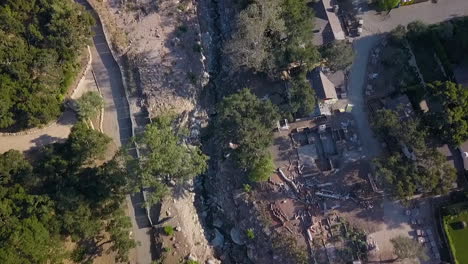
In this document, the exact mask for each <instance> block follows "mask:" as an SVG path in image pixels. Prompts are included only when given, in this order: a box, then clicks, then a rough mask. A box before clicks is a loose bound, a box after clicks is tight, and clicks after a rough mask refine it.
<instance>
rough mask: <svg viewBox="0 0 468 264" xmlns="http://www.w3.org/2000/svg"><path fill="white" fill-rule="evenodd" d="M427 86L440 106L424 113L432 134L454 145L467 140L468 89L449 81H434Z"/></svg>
mask: <svg viewBox="0 0 468 264" xmlns="http://www.w3.org/2000/svg"><path fill="white" fill-rule="evenodd" d="M427 88H428V90H429V92H430V94H431V95H432V97H433V99H434V101H435V102H437V103H438V104H440V106H441V109H440V110H438V111H435V110H434V111H430V112H428V113H427V114H426V117H427V120H428V123H430V128H431V130H432V134H433V135H435V136H436V137H438V138H440V139H442V140H443V141H444V142H447V143H449V144H452V145H454V146H458V145H460V144H462V143H463V142H465V141H466V140H468V89H467V88H466V87H462V86H461V85H459V84H456V83H453V82H449V81H446V82H440V81H436V82H434V83H432V84H428V85H427Z"/></svg>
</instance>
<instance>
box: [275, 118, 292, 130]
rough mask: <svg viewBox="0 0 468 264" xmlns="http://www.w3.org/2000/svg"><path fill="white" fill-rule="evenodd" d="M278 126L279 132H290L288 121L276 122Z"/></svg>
mask: <svg viewBox="0 0 468 264" xmlns="http://www.w3.org/2000/svg"><path fill="white" fill-rule="evenodd" d="M276 126H277V127H278V131H280V132H281V131H289V124H288V120H287V119H284V120H283V121H281V120H279V121H277V122H276Z"/></svg>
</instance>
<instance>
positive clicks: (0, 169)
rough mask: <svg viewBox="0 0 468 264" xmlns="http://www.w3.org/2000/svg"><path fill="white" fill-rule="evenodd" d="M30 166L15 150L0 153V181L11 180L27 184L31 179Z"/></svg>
mask: <svg viewBox="0 0 468 264" xmlns="http://www.w3.org/2000/svg"><path fill="white" fill-rule="evenodd" d="M31 173H32V166H31V164H30V163H29V162H28V161H27V160H26V159H25V158H24V156H23V154H22V153H21V152H19V151H17V150H9V151H7V152H5V153H3V154H0V183H1V184H11V183H12V182H16V183H18V182H19V183H22V184H24V185H26V184H27V182H28V181H30V180H32V179H31Z"/></svg>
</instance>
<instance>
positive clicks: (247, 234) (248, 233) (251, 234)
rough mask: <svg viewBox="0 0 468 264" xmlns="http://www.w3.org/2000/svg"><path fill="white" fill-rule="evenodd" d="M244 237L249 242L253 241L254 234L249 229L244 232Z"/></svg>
mask: <svg viewBox="0 0 468 264" xmlns="http://www.w3.org/2000/svg"><path fill="white" fill-rule="evenodd" d="M245 235H246V236H247V238H248V239H250V240H252V239H254V238H255V233H254V230H253V228H249V229H247V230H245Z"/></svg>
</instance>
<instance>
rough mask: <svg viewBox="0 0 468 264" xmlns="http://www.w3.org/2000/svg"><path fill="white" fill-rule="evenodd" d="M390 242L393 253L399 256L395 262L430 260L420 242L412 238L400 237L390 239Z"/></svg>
mask: <svg viewBox="0 0 468 264" xmlns="http://www.w3.org/2000/svg"><path fill="white" fill-rule="evenodd" d="M390 242H391V243H392V246H393V252H394V253H395V255H396V256H397V259H395V260H405V259H410V260H416V259H421V260H424V261H427V260H429V257H428V256H427V254H426V250H425V248H424V247H423V246H422V245H421V244H420V243H419V242H418V241H416V240H414V239H412V238H410V237H407V236H402V235H399V236H397V237H394V238H392V239H390Z"/></svg>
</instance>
